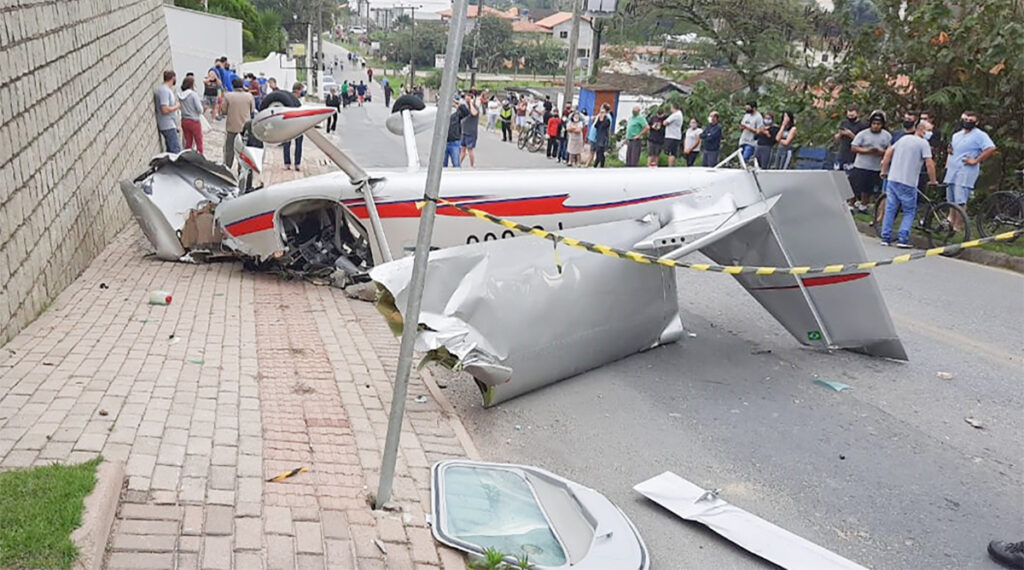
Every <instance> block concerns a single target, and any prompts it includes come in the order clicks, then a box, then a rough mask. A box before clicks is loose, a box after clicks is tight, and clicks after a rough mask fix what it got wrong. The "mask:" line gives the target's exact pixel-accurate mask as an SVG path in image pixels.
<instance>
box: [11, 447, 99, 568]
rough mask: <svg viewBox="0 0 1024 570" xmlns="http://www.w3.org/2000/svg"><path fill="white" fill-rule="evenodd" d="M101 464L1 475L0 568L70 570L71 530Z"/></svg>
mask: <svg viewBox="0 0 1024 570" xmlns="http://www.w3.org/2000/svg"><path fill="white" fill-rule="evenodd" d="M100 461H101V458H98V457H97V458H96V459H94V460H92V461H89V462H87V463H82V464H80V465H56V464H55V465H48V466H46V467H37V468H35V469H26V470H19V471H8V472H5V473H0V567H4V568H11V567H13V568H70V567H71V565H72V564H73V563H74V562H75V558H76V557H77V556H78V549H77V548H76V547H75V545H74V543H72V542H71V531H73V530H74V529H75V528H77V527H78V525H79V524H81V521H82V509H83V503H82V501H83V499H85V496H86V495H88V494H89V493H90V492H91V491H92V488H93V486H95V484H96V466H97V465H99V463H100Z"/></svg>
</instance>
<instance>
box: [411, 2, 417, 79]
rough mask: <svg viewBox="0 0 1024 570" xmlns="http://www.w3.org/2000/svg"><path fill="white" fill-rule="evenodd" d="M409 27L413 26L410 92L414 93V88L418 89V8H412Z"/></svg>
mask: <svg viewBox="0 0 1024 570" xmlns="http://www.w3.org/2000/svg"><path fill="white" fill-rule="evenodd" d="M409 25H410V26H412V28H411V30H410V31H409V43H410V45H409V92H410V93H412V89H413V87H416V6H413V7H412V19H411V20H410V22H409Z"/></svg>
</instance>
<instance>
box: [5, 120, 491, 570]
mask: <svg viewBox="0 0 1024 570" xmlns="http://www.w3.org/2000/svg"><path fill="white" fill-rule="evenodd" d="M219 137H220V134H219V133H218V132H217V131H216V130H214V131H213V132H210V133H207V136H206V150H207V152H206V154H207V156H208V157H217V156H218V155H219V144H220V140H222V139H220V138H219ZM303 150H304V154H305V156H304V158H303V166H304V169H303V170H304V172H300V173H296V172H293V171H284V170H282V168H281V151H280V150H279V149H276V148H275V149H272V150H270V151H269V152H268V153H267V155H268V156H267V162H268V164H269V168H268V172H267V174H266V175H265V179H267V180H268V181H271V182H272V181H277V180H281V179H287V178H295V177H299V176H307V175H310V174H313V173H316V172H318V171H323V170H326V169H327V168H329V167H327V166H326V165H325V164H324V162H323V155H322V154H321V153H320V152H319V151H318V150H317V149H316V148H315V147H314V146H313V145H312V144H309V143H308V142H307V144H306V145H305V148H304V149H303ZM148 250H149V246H148V243H147V242H146V241H145V239H144V238H143V237H142V235H141V233H140V232H139V231H138V230H137V229H136V228H135V224H134V222H133V223H131V224H130V227H129V228H127V229H126V230H125V231H124V232H122V233H121V234H120V235H119V236H118V238H117V239H116V240H115V241H114V242H113V243H111V244H110V245H109V246H108V247H107V248H106V249H105V250H104V251H103V253H102V254H101V255H100V256H99V257H98V258H97V259H96V260H95V261H94V262H93V264H92V265H91V266H90V267H89V268H88V269H87V270H86V271H85V273H84V274H83V275H82V276H81V277H79V278H78V279H77V280H76V281H75V282H74V283H73V284H72V285H71V286H70V287H68V288H67V289H66V290H65V291H64V292H63V293H62V294H61V295H60V296H59V297H58V298H57V300H56V301H55V302H54V303H53V305H52V306H51V307H50V308H49V309H48V310H47V311H46V312H45V313H43V314H42V315H41V316H40V317H39V318H38V319H37V320H36V321H35V322H34V323H32V324H31V325H30V326H29V327H27V328H26V329H25V330H24V331H23V332H22V333H21V334H19V335H18V336H17V337H16V338H14V339H13V340H12V341H11V342H10V343H8V344H7V345H6V346H4V347H3V348H2V349H0V469H7V468H16V467H28V466H33V465H43V464H47V463H50V462H54V461H59V462H79V461H85V460H87V459H90V458H92V457H95V456H96V455H97V454H98V453H99V454H102V455H103V456H104V457H105V458H107V459H108V460H113V461H123V462H125V466H126V467H125V473H126V476H127V486H126V488H125V491H124V493H123V496H122V503H121V506H120V508H119V512H118V517H117V521H116V522H115V527H114V531H113V533H112V539H111V543H110V545H109V549H108V550H109V553H108V559H107V567H108V568H112V569H113V568H147V569H153V568H178V569H186V568H240V569H250V568H257V569H258V568H268V569H274V568H341V569H354V568H358V569H360V570H366V569H377V568H392V569H405V568H416V569H428V568H433V569H438V568H445V569H454V568H458V569H463V568H465V565H464V563H463V561H462V557H461V556H460V555H458V554H457V553H455V552H453V551H450V550H447V549H444V548H440V549H439V548H438V546H437V545H436V543H435V542H434V541H433V539H432V538H431V536H430V531H429V528H428V527H427V526H426V523H425V514H426V512H427V511H428V510H429V504H430V501H429V466H430V464H431V463H433V462H434V461H436V460H439V459H442V458H445V457H464V456H466V455H467V447H468V448H470V449H469V450H468V454H469V455H473V454H474V453H475V452H473V451H472V449H471V448H472V444H471V442H469V441H468V438H467V437H464V436H463V437H461V438H460V437H457V436H456V434H464V433H465V432H464V431H463V429H462V426H461V425H460V424H459V423H458V418H457V417H455V416H454V415H453V414H452V413H451V408H450V406H449V405H448V404H447V402H446V401H444V399H443V397H440V399H437V398H435V394H439V393H438V392H437V390H436V388H435V389H433V390H431V388H430V387H429V386H428V385H427V384H426V383H424V381H423V379H422V378H421V377H420V376H419V375H417V374H415V373H414V375H413V379H412V383H411V386H410V391H409V404H408V413H407V417H406V422H405V426H404V430H403V432H404V433H403V435H402V447H401V453H400V458H399V464H398V469H397V478H396V481H395V486H394V502H395V503H396V504H397V505H398V506H399V507H400V508H401V510H400V511H397V512H375V511H372V510H371V509H370V507H369V495H370V493H371V491H372V490H374V489H376V487H377V477H378V469H379V465H380V456H381V450H382V448H383V441H384V434H385V432H386V429H387V415H388V411H389V409H390V404H391V401H390V400H391V386H392V379H393V377H394V366H395V364H396V361H397V354H398V342H397V339H395V338H394V337H393V336H392V335H391V333H390V331H389V330H388V328H387V326H386V324H385V322H384V320H383V318H382V317H381V316H380V315H379V314H378V313H377V311H376V309H375V308H374V307H373V306H372V305H371V304H369V303H365V302H361V301H355V300H352V299H348V298H346V297H345V295H344V293H343V292H342V291H340V290H338V289H334V288H329V287H319V286H315V285H312V284H309V283H305V282H301V281H282V280H281V279H279V278H278V277H276V276H270V275H262V274H254V273H248V272H244V271H243V270H242V267H241V265H240V264H238V263H219V264H205V265H189V264H182V263H168V262H162V261H158V260H156V259H155V258H153V257H146V256H145V254H146V252H147V251H148ZM155 289H166V290H168V291H171V292H172V294H173V297H174V299H173V301H172V303H171V304H170V305H168V306H150V305H148V304H147V300H148V293H149V291H151V290H155ZM420 396H423V397H425V401H424V398H418V397H420ZM417 398H418V400H419V401H417ZM463 442H464V443H463ZM296 467H306V468H307V469H308V472H304V473H300V474H298V475H296V476H295V477H292V478H289V479H286V480H284V481H281V482H266V479H267V478H269V477H272V476H274V475H277V474H279V473H281V472H284V471H289V470H291V469H293V468H296ZM377 540H379V541H380V545H381V546H383V548H381V547H380V546H378V544H377V542H376V541H377ZM384 551H386V552H384Z"/></svg>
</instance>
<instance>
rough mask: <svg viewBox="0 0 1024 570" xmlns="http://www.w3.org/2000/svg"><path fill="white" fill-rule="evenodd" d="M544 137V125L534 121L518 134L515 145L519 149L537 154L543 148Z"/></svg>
mask: <svg viewBox="0 0 1024 570" xmlns="http://www.w3.org/2000/svg"><path fill="white" fill-rule="evenodd" d="M544 135H545V132H544V125H543V124H542V123H540V122H538V121H534V122H532V123H530V125H529V126H528V127H527V128H526V129H525V130H522V131H520V132H519V139H518V141H517V142H516V144H517V145H518V146H519V148H520V149H523V148H525V149H527V150H529V151H530V152H538V151H540V149H542V148H544Z"/></svg>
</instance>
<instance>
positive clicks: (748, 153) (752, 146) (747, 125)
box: [740, 101, 764, 162]
mask: <svg viewBox="0 0 1024 570" xmlns="http://www.w3.org/2000/svg"><path fill="white" fill-rule="evenodd" d="M762 127H764V118H762V117H761V113H758V112H757V102H756V101H750V102H749V103H747V105H746V107H745V108H744V113H743V118H742V119H740V150H741V151H743V161H744V162H747V161H749V160H750V159H751V158H753V156H754V152H755V151H756V150H757V142H756V141H757V138H756V137H757V132H758V131H760V130H761V128H762Z"/></svg>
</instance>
